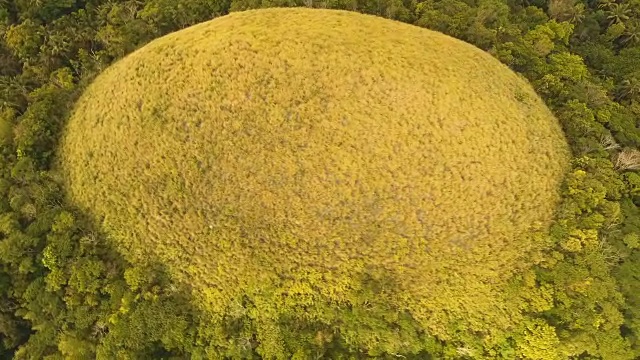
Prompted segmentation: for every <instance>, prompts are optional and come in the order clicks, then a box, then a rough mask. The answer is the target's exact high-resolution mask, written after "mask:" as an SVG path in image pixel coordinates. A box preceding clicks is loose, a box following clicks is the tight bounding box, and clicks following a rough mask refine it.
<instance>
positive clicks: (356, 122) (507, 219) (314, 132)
mask: <svg viewBox="0 0 640 360" xmlns="http://www.w3.org/2000/svg"><path fill="white" fill-rule="evenodd" d="M567 158H568V150H567V146H566V145H565V141H564V138H563V135H562V133H561V129H560V127H559V125H558V123H557V121H556V120H555V119H554V117H553V116H552V114H551V113H550V112H549V110H548V109H547V108H546V107H545V106H544V105H543V103H542V102H541V100H540V99H539V98H538V97H537V95H536V94H535V93H534V91H533V90H532V89H531V87H530V86H529V85H528V84H527V83H526V82H525V81H523V80H522V79H520V78H519V77H518V76H517V75H515V74H514V73H513V72H511V71H510V70H508V69H507V68H506V67H505V66H503V65H501V64H500V63H499V62H498V61H497V60H495V59H493V58H492V57H491V56H489V55H487V54H486V53H484V52H482V51H481V50H479V49H476V48H474V47H472V46H471V45H468V44H466V43H463V42H461V41H458V40H456V39H453V38H450V37H448V36H445V35H442V34H439V33H435V32H432V31H428V30H424V29H420V28H417V27H412V26H409V25H405V24H401V23H397V22H393V21H389V20H384V19H380V18H376V17H372V16H365V15H360V14H355V13H349V12H342V11H329V10H308V9H270V10H257V11H247V12H242V13H234V14H232V15H229V16H225V17H222V18H218V19H216V20H213V21H210V22H207V23H203V24H200V25H197V26H194V27H191V28H188V29H185V30H183V31H179V32H177V33H174V34H171V35H168V36H165V37H163V38H160V39H157V40H155V41H153V42H152V43H150V44H149V45H147V46H145V47H144V48H142V49H140V50H139V51H136V52H135V53H133V54H132V55H130V56H128V57H126V58H125V59H124V60H122V61H120V62H118V63H117V64H115V65H113V66H112V67H110V68H109V69H107V70H106V71H105V72H104V74H102V75H101V76H100V77H99V78H98V79H97V80H96V81H95V83H94V84H92V85H91V86H90V87H89V88H88V90H87V91H86V93H85V94H84V96H83V97H82V98H81V100H80V101H79V103H78V104H77V107H76V109H75V113H74V115H73V116H72V118H71V120H70V122H69V124H68V128H67V131H66V134H65V136H64V139H63V143H62V146H61V152H60V160H61V165H62V170H63V173H64V176H65V179H66V181H68V185H69V186H68V189H69V195H70V197H71V199H72V200H73V201H75V202H76V203H77V204H79V205H80V206H82V207H83V208H86V209H88V210H89V211H91V213H92V214H93V215H94V216H95V219H96V220H97V221H98V222H99V223H100V224H101V225H103V226H104V227H105V229H106V230H107V231H108V232H109V234H110V235H111V236H112V237H113V240H114V241H115V243H116V244H117V245H118V246H119V248H120V249H122V251H123V252H124V253H125V254H126V255H127V256H128V257H129V258H130V259H132V260H134V261H144V260H145V259H148V258H153V259H159V260H161V261H163V262H164V263H166V264H168V265H169V267H170V269H171V271H172V272H173V274H174V275H175V276H176V277H177V278H179V279H180V280H182V281H185V282H188V283H190V284H192V285H193V286H194V289H195V290H196V294H197V295H198V296H199V297H200V298H201V300H202V304H203V306H205V307H206V308H207V309H209V310H210V311H211V312H212V313H221V312H224V311H227V310H225V309H228V308H229V307H230V306H232V304H234V303H235V302H234V301H235V299H238V298H239V297H240V296H242V294H250V296H251V297H253V298H254V299H256V300H255V302H256V303H265V304H269V306H270V307H271V309H272V312H271V313H268V312H269V311H271V310H269V311H267V310H263V311H264V312H265V314H264V316H265V317H268V318H273V316H276V315H277V314H278V313H279V312H281V311H284V310H283V309H284V308H287V309H295V308H297V307H299V308H304V309H305V311H306V314H307V315H306V316H308V317H320V316H321V315H320V314H315V313H314V310H313V308H312V307H310V305H311V304H314V303H319V302H322V303H325V304H334V305H336V306H344V305H349V304H352V305H353V303H354V302H356V300H354V295H353V294H355V293H356V292H357V291H358V289H359V288H360V287H361V286H362V283H361V279H362V276H361V275H362V274H363V273H364V272H372V271H373V272H375V273H376V274H384V276H385V277H386V278H387V279H390V280H389V281H391V283H392V284H393V286H392V287H389V288H384V289H383V290H380V291H383V292H385V294H392V295H390V296H391V298H392V299H394V300H393V302H394V303H393V304H392V306H393V307H396V308H398V309H403V310H407V311H410V312H411V314H412V315H413V316H414V317H415V318H416V319H417V320H418V321H419V322H420V323H421V324H422V326H424V328H425V329H428V330H429V331H430V332H431V333H432V334H435V335H438V336H440V337H442V338H446V337H448V336H449V335H448V334H449V333H448V332H449V331H450V329H451V328H450V327H448V326H450V325H451V324H452V323H454V322H455V323H458V324H460V323H461V322H462V323H463V324H464V325H463V327H467V328H468V329H471V330H476V331H490V330H491V329H504V328H506V327H508V326H509V324H510V323H511V322H513V321H516V320H517V317H518V308H517V304H511V303H509V301H508V300H507V297H508V296H509V295H507V293H506V292H504V291H503V290H502V284H504V283H505V281H506V280H507V279H508V278H509V277H510V276H512V274H513V272H514V271H517V269H520V268H522V267H525V266H527V265H528V264H529V263H530V260H528V254H529V253H530V252H531V251H533V250H535V249H536V248H537V247H539V246H540V244H538V242H536V241H535V240H533V236H532V235H531V234H532V232H533V231H534V230H540V229H544V228H545V227H546V226H547V225H548V223H549V221H550V219H551V218H552V213H553V210H554V207H555V205H556V203H557V201H558V198H559V196H558V191H557V189H558V187H559V184H560V182H561V178H562V175H563V172H564V168H565V166H566V164H567ZM274 314H276V315H274ZM261 316H262V315H261ZM458 326H460V325H458Z"/></svg>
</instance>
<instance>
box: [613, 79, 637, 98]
mask: <svg viewBox="0 0 640 360" xmlns="http://www.w3.org/2000/svg"><path fill="white" fill-rule="evenodd" d="M616 98H617V100H618V101H632V100H640V80H638V79H637V78H636V77H631V78H628V79H625V80H622V82H621V83H620V85H619V86H618V89H617V91H616Z"/></svg>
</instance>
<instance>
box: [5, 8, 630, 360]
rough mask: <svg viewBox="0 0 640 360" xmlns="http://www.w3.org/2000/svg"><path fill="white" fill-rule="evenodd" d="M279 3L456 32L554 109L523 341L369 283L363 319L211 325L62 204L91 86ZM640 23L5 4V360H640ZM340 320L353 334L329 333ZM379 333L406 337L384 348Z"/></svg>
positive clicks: (606, 16) (515, 333)
mask: <svg viewBox="0 0 640 360" xmlns="http://www.w3.org/2000/svg"><path fill="white" fill-rule="evenodd" d="M270 6H309V7H321V8H338V9H347V10H352V11H359V12H364V13H368V14H373V15H377V16H382V17H388V18H392V19H396V20H401V21H403V22H408V23H412V24H415V25H418V26H422V27H427V28H431V29H435V30H438V31H442V32H445V33H447V34H449V35H453V36H455V37H458V38H461V39H463V40H465V41H467V42H470V43H472V44H474V45H476V46H478V47H480V48H482V49H484V50H487V51H489V52H490V53H491V54H493V55H494V56H495V57H497V58H498V59H499V60H501V61H502V62H504V63H505V64H507V65H509V66H510V67H511V68H512V69H514V70H516V71H517V72H519V73H520V74H522V75H523V76H524V77H526V78H527V79H528V80H529V81H530V82H531V83H532V84H533V86H534V88H535V90H536V91H537V92H538V94H540V95H541V96H542V97H543V98H544V100H545V102H546V103H547V104H548V105H549V106H550V107H551V109H552V110H553V112H554V113H555V115H556V116H557V118H558V119H559V120H560V122H561V124H562V126H563V129H564V130H565V134H566V136H567V140H568V141H569V143H570V145H571V148H572V152H573V154H574V160H573V161H572V170H571V172H570V174H569V176H568V178H567V180H566V181H565V186H564V188H563V202H562V204H561V205H560V207H559V209H558V212H557V216H556V218H557V220H556V222H555V225H554V226H552V228H551V231H550V232H549V236H542V235H541V236H540V239H539V241H540V242H545V243H546V244H547V245H548V247H549V248H548V250H547V251H545V252H543V253H534V254H532V259H531V260H530V261H534V262H536V263H537V264H538V265H537V266H535V267H533V268H531V269H530V270H529V271H521V272H516V273H515V274H514V277H513V279H512V281H511V283H510V290H509V291H511V295H509V296H513V294H517V295H518V296H519V297H520V299H521V300H520V301H518V302H516V304H517V306H519V307H520V309H521V311H522V316H523V317H524V319H523V321H522V322H521V323H520V325H519V326H517V327H514V328H512V329H511V331H510V332H509V333H507V334H504V333H503V334H498V333H494V334H493V335H491V336H484V335H482V334H477V333H474V331H472V330H470V329H469V328H465V327H464V326H459V327H454V328H451V329H450V331H449V330H448V331H449V332H450V333H452V334H455V339H454V338H452V339H449V340H447V341H438V340H436V339H435V338H433V337H432V336H429V334H425V333H420V332H416V331H415V330H412V329H415V327H414V325H415V322H413V321H407V319H406V317H403V316H405V315H404V313H403V312H399V311H397V309H395V308H394V309H389V308H388V307H385V306H383V304H385V303H388V301H390V300H391V299H393V298H392V297H391V298H389V296H390V295H391V294H389V293H388V292H386V291H383V292H381V291H379V290H376V289H380V287H379V286H378V285H375V286H374V285H373V284H376V283H379V282H380V281H382V283H385V281H386V280H384V277H382V278H380V276H377V277H376V276H373V278H374V279H377V280H375V281H373V283H372V278H371V275H370V276H368V277H366V276H365V277H361V278H360V280H359V281H360V283H361V284H362V287H361V289H362V290H361V291H359V292H358V295H357V296H356V297H355V299H359V300H358V301H360V303H362V304H368V305H367V307H365V308H364V310H363V311H357V310H358V309H357V308H356V309H355V311H354V310H353V309H350V308H346V307H345V308H341V311H339V312H331V311H329V309H328V308H327V309H326V310H327V311H322V310H321V309H318V311H317V312H318V313H320V312H322V313H323V314H324V317H323V318H318V319H304V318H300V316H299V314H298V313H295V312H294V313H291V314H284V315H283V316H282V317H280V319H279V320H277V321H276V320H274V319H272V318H268V317H267V316H263V315H261V313H262V312H264V311H265V310H266V309H269V306H268V305H269V304H266V303H264V302H263V303H254V302H252V301H250V300H249V299H247V298H239V299H235V300H236V301H235V302H233V305H232V306H230V307H229V309H228V311H226V312H225V314H227V315H225V316H224V317H223V318H222V319H220V318H212V317H210V315H205V314H203V313H201V312H199V311H198V310H197V309H194V308H193V307H192V305H191V304H193V303H194V299H193V298H192V297H191V296H190V294H191V290H190V289H188V288H184V287H183V285H179V284H180V283H177V282H175V281H174V280H172V279H171V278H170V277H169V276H168V275H167V273H166V271H165V270H164V269H163V268H162V267H161V266H158V265H156V264H138V265H135V266H133V265H131V264H129V263H128V262H126V261H124V260H123V259H122V258H121V257H120V256H119V255H118V253H117V252H116V251H115V250H114V249H112V248H111V247H110V246H111V245H110V242H108V241H105V237H104V236H103V235H102V234H100V233H98V232H96V231H95V230H93V228H94V227H93V226H92V225H91V224H90V223H89V222H87V221H86V220H85V219H84V215H83V214H82V211H78V210H77V209H74V208H72V207H70V206H69V205H68V204H66V203H65V201H64V199H62V198H61V197H60V194H61V186H60V183H61V182H60V179H58V178H57V176H56V175H55V174H54V173H52V172H50V170H49V169H50V168H51V165H52V163H51V161H52V159H53V156H52V155H53V153H54V152H55V148H54V147H56V146H57V143H58V139H59V135H60V134H59V131H60V129H61V128H62V125H63V124H64V122H65V121H66V117H67V116H68V114H69V112H68V111H67V110H68V109H70V108H71V107H72V106H73V102H74V101H75V99H76V98H77V96H78V95H79V94H80V93H81V92H82V91H83V89H84V87H85V85H86V84H88V83H89V82H91V80H92V79H93V78H94V77H95V76H96V75H97V74H99V73H100V72H102V71H103V70H104V69H105V68H106V67H107V66H108V65H109V64H110V63H111V62H113V61H114V60H116V59H118V58H120V57H122V56H124V55H126V54H128V53H129V52H131V51H133V50H134V49H137V48H138V47H140V46H142V45H144V44H145V43H147V42H148V41H150V40H152V39H154V38H157V37H159V36H162V35H164V34H166V33H168V32H171V31H175V30H178V29H180V28H184V27H187V26H189V25H192V24H196V23H199V22H202V21H205V20H209V19H211V18H212V17H217V16H219V15H224V14H226V13H228V12H229V10H230V9H233V10H241V9H242V10H243V9H250V8H256V7H270ZM639 18H640V4H639V3H638V2H637V1H635V0H630V1H612V0H603V1H584V0H575V1H574V0H552V1H549V2H546V1H541V0H529V1H521V0H509V1H504V0H480V1H462V2H461V1H458V0H429V1H419V2H418V1H411V0H402V1H400V0H388V1H387V0H385V1H382V0H377V1H369V0H359V1H355V0H353V1H352V0H338V1H336V0H331V1H318V0H315V1H314V0H307V1H248V0H233V1H227V0H179V1H163V0H136V1H133V0H110V1H107V0H91V1H68V0H47V1H27V0H0V157H1V158H0V194H2V196H1V197H0V289H1V290H2V291H0V357H9V358H10V357H12V356H14V355H15V356H16V357H17V358H36V359H40V358H47V359H54V358H95V357H98V358H109V359H111V358H132V359H133V358H185V357H193V358H222V357H228V358H258V357H259V356H260V354H262V355H264V354H265V351H271V352H277V351H282V353H281V355H280V356H281V357H292V358H299V359H303V358H331V359H348V358H366V357H369V356H373V357H380V358H402V357H405V358H416V359H429V358H434V359H444V358H464V359H469V358H475V359H518V358H534V359H535V358H542V359H553V358H562V359H565V358H574V359H578V358H579V359H613V360H619V359H633V358H637V357H638V356H640V320H639V319H640V318H639V316H640V312H639V309H640V298H638V296H639V295H640V289H638V284H640V281H639V280H640V279H639V278H638V273H639V271H640V269H638V264H640V256H639V255H638V254H640V252H639V248H638V243H639V242H640V240H638V239H640V223H639V222H638V221H639V220H638V219H640V210H639V209H638V205H639V204H640V175H639V174H638V172H637V170H634V169H633V168H627V169H624V168H623V167H618V168H616V167H615V164H616V161H617V160H618V158H619V153H620V152H621V151H625V152H628V154H629V155H631V154H633V151H634V150H637V149H638V147H639V146H640V136H639V135H640V128H639V127H638V126H637V119H638V118H640V99H639V98H638V97H637V96H636V95H637V93H638V91H637V90H638V89H636V87H637V86H636V85H637V83H638V81H637V80H638V79H640V77H639V76H638V74H637V69H638V59H639V58H640V41H637V39H638V38H639V37H638V34H639V33H638V29H640V26H638V23H639V22H640V21H639ZM329 64H330V63H328V66H330V65H329ZM408 66H412V64H408ZM585 67H586V69H587V70H588V71H587V72H585ZM54 73H55V75H54ZM70 85H71V86H70ZM516 96H517V97H518V98H519V99H524V97H523V96H522V95H518V94H516ZM23 120H24V121H23ZM623 159H624V155H623ZM86 166H87V167H90V166H91V164H86ZM70 219H73V220H72V221H71V222H70ZM54 223H55V224H57V225H55V226H53V225H54ZM65 224H66V225H65ZM367 273H368V274H369V273H370V274H375V273H376V271H373V269H371V270H370V271H367ZM366 284H369V285H366ZM287 286H289V285H287ZM298 288H299V285H298ZM382 288H383V289H384V287H382ZM367 289H368V290H367ZM254 291H255V292H260V291H261V290H260V287H256V288H254ZM273 296H274V297H277V294H274V295H273ZM355 299H354V301H356V300H355ZM378 300H379V301H378ZM472 310H473V309H472ZM303 314H304V313H303ZM367 314H370V316H367ZM258 317H259V318H260V319H261V321H259V322H258V321H256V320H255V319H257V318H258ZM164 318H166V319H168V320H167V321H166V322H163V320H162V319H164ZM336 319H341V322H342V324H343V326H342V327H341V328H340V329H337V328H335V327H331V326H327V324H329V323H331V322H334V321H335V320H336ZM380 319H383V321H380ZM409 320H410V319H409ZM384 321H394V322H395V324H397V325H394V326H391V327H387V326H385V325H384V324H385V322H384ZM168 323H170V324H171V325H172V326H167V324H168ZM174 324H175V326H173V325H174ZM277 329H279V330H277ZM372 329H373V330H372ZM276 330H277V331H276ZM375 332H379V333H380V334H383V333H384V334H402V336H399V335H397V336H395V335H394V336H385V338H384V341H379V340H376V337H375V336H373V337H371V336H369V335H368V334H374V333H375ZM270 334H271V335H270ZM394 342H396V343H395V344H394ZM362 344H367V345H366V346H369V348H362V346H363V345H362ZM400 344H402V345H400ZM402 347H403V349H405V351H406V352H405V353H404V354H397V353H393V354H391V353H388V351H390V350H389V349H393V348H396V349H397V348H402ZM267 349H270V350H267ZM417 349H425V350H422V351H419V352H418V350H417Z"/></svg>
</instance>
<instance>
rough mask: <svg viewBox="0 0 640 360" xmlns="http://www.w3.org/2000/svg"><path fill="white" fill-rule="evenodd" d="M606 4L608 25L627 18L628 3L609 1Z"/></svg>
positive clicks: (628, 12)
mask: <svg viewBox="0 0 640 360" xmlns="http://www.w3.org/2000/svg"><path fill="white" fill-rule="evenodd" d="M606 6H607V20H609V26H611V25H613V24H618V23H622V22H625V21H627V20H629V14H630V13H631V9H629V4H618V3H609V4H607V5H606Z"/></svg>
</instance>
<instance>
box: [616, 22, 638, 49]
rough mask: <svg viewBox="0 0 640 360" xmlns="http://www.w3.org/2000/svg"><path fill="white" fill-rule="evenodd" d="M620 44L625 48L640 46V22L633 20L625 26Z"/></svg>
mask: <svg viewBox="0 0 640 360" xmlns="http://www.w3.org/2000/svg"><path fill="white" fill-rule="evenodd" d="M625 25H626V26H625V31H624V33H623V34H622V36H621V40H620V42H621V43H622V45H624V46H628V45H635V44H640V21H638V20H632V21H629V22H628V23H627V24H625Z"/></svg>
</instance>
